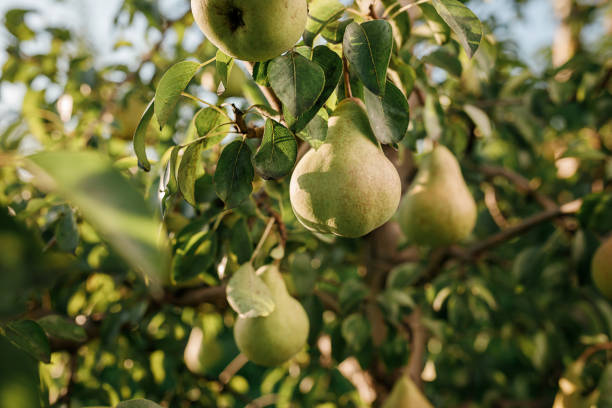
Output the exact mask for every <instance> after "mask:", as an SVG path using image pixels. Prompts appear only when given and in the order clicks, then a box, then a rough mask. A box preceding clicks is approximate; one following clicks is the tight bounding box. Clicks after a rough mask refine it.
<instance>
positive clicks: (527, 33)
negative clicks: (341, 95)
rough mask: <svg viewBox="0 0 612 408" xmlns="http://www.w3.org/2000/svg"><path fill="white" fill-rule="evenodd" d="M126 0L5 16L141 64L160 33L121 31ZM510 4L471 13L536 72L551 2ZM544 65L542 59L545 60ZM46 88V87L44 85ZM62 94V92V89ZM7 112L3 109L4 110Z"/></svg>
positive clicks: (183, 1) (4, 92) (41, 2)
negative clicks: (58, 29) (489, 22)
mask: <svg viewBox="0 0 612 408" xmlns="http://www.w3.org/2000/svg"><path fill="white" fill-rule="evenodd" d="M120 2H121V0H104V1H100V0H64V1H61V2H60V1H54V0H2V2H0V15H3V14H4V12H5V11H6V10H8V9H10V8H14V7H18V8H31V9H35V10H40V11H41V13H31V14H29V15H28V17H27V18H28V20H27V22H28V24H30V26H31V27H33V28H34V29H36V28H40V27H45V26H49V25H60V26H68V27H71V28H73V29H74V30H76V31H77V32H78V33H80V34H81V36H82V38H83V39H84V40H85V41H86V42H87V44H88V46H91V47H94V48H95V49H96V50H97V53H98V55H100V58H99V60H98V62H97V63H98V64H99V65H105V64H107V63H111V62H126V61H134V62H133V63H134V65H137V64H138V58H137V57H138V56H139V55H141V54H142V53H144V52H146V51H147V50H148V48H149V45H148V44H147V42H154V41H155V35H156V33H155V32H153V33H148V34H149V39H148V40H146V39H145V38H146V36H145V30H146V22H145V21H144V18H143V19H135V21H134V24H133V25H132V26H131V27H130V28H129V29H127V30H124V31H121V30H117V29H116V27H115V26H114V23H113V18H114V16H115V14H116V11H117V9H118V7H119V4H120ZM510 3H511V2H509V1H507V0H473V1H471V2H470V4H469V5H470V8H471V9H472V10H473V11H474V12H475V13H476V14H477V15H478V16H479V17H480V18H481V19H483V20H484V19H486V18H488V17H489V16H492V15H493V16H495V18H496V19H497V21H498V22H500V23H502V26H505V28H500V29H499V31H498V32H497V33H496V34H497V35H498V36H500V37H503V38H512V39H514V40H515V41H516V43H517V45H518V47H519V50H520V55H522V56H524V59H525V61H526V62H527V63H528V64H529V65H530V66H531V67H532V68H534V69H536V68H537V67H538V66H541V65H542V64H540V63H538V60H539V58H538V51H539V50H541V49H542V48H543V47H546V46H547V45H549V44H550V43H551V42H552V38H553V33H554V29H555V27H556V25H557V21H556V20H555V17H554V14H553V11H552V7H551V1H550V0H529V1H528V3H527V6H526V7H525V8H524V18H523V19H519V18H518V17H517V16H516V13H515V12H514V9H513V7H512V6H511V4H510ZM159 4H160V7H161V8H162V10H161V11H162V13H164V15H166V16H167V17H169V18H173V17H178V16H180V15H181V14H182V13H184V12H185V11H186V10H187V9H188V8H189V1H188V0H163V1H160V2H159ZM7 35H8V34H7V33H6V32H5V31H4V30H2V29H0V65H2V64H4V61H5V60H6V54H5V52H4V51H3V50H4V49H5V48H6V44H7ZM190 36H191V38H192V39H193V40H196V41H197V40H199V39H200V38H201V33H200V32H199V31H198V30H197V29H196V28H195V27H194V30H193V32H191V33H190ZM119 39H126V40H129V41H131V42H132V43H133V44H134V48H133V49H130V48H127V47H124V48H122V49H119V50H113V44H114V43H115V42H116V41H117V40H119ZM47 44H48V41H46V40H45V39H44V38H43V39H42V40H40V41H37V42H35V43H32V44H30V45H29V48H30V49H26V51H28V52H44V50H45V48H46V47H47ZM540 61H541V60H540ZM41 86H44V84H42V85H41ZM59 91H61V90H59ZM22 94H23V89H22V87H19V86H11V85H4V86H2V88H1V89H0V112H2V111H4V110H5V109H6V108H7V107H10V106H12V107H15V106H20V105H21V103H20V100H21V98H22ZM3 108H4V109H3Z"/></svg>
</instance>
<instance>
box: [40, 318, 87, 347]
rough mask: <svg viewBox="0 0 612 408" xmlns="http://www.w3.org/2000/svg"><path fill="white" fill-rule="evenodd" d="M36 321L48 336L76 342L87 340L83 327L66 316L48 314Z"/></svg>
mask: <svg viewBox="0 0 612 408" xmlns="http://www.w3.org/2000/svg"><path fill="white" fill-rule="evenodd" d="M36 323H38V324H39V325H40V327H42V328H43V329H44V331H45V332H47V334H48V335H49V336H53V337H57V338H58V339H65V340H72V341H76V342H82V341H85V340H87V333H86V332H85V329H84V328H82V327H81V326H79V325H78V324H76V323H75V322H73V321H72V320H70V319H68V318H67V317H63V316H60V315H48V316H45V317H41V318H40V319H38V320H37V321H36Z"/></svg>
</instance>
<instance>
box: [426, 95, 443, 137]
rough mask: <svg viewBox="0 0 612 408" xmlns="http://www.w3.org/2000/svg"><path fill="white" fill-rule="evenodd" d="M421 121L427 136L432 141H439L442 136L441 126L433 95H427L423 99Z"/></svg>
mask: <svg viewBox="0 0 612 408" xmlns="http://www.w3.org/2000/svg"><path fill="white" fill-rule="evenodd" d="M423 121H424V124H425V130H426V131H427V136H429V137H430V138H431V139H432V140H440V137H441V136H442V124H441V123H440V116H439V115H438V108H437V102H436V98H435V96H434V95H432V94H430V93H428V94H427V96H426V97H425V109H424V111H423Z"/></svg>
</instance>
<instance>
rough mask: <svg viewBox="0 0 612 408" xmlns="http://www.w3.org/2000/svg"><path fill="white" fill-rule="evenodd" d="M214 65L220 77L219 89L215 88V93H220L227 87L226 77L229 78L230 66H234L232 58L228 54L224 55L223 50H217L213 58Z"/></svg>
mask: <svg viewBox="0 0 612 408" xmlns="http://www.w3.org/2000/svg"><path fill="white" fill-rule="evenodd" d="M215 66H216V68H217V75H219V78H221V83H220V84H219V89H217V95H222V94H223V93H224V92H225V89H226V88H227V79H228V78H229V75H230V72H231V71H232V67H233V66H234V59H233V58H232V57H230V56H229V55H226V54H225V53H224V52H223V51H221V50H218V51H217V57H216V59H215Z"/></svg>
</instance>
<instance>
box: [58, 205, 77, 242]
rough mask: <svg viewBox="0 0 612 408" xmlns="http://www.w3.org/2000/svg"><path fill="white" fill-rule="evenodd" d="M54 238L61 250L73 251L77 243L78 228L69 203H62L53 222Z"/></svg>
mask: <svg viewBox="0 0 612 408" xmlns="http://www.w3.org/2000/svg"><path fill="white" fill-rule="evenodd" d="M55 240H56V241H57V247H58V248H59V249H60V250H61V251H65V252H71V253H74V251H75V250H76V247H77V245H79V228H78V226H77V223H76V219H75V217H74V212H73V211H72V208H70V206H69V205H66V204H64V205H62V206H61V208H60V211H59V218H58V220H57V224H55Z"/></svg>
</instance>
